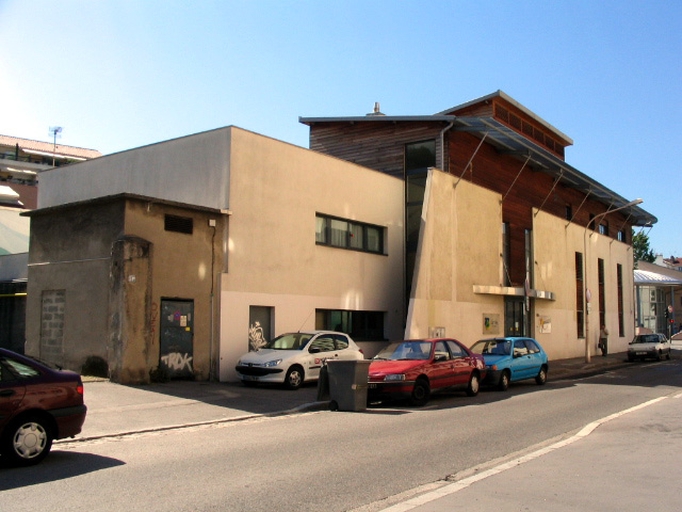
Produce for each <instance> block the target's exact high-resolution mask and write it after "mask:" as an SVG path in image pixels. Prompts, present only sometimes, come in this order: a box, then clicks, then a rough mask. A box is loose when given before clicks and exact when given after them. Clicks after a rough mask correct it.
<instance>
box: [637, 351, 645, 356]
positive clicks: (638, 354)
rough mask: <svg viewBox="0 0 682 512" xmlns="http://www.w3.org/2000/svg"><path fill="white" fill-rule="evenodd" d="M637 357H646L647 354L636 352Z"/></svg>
mask: <svg viewBox="0 0 682 512" xmlns="http://www.w3.org/2000/svg"><path fill="white" fill-rule="evenodd" d="M635 355H636V356H645V355H646V352H635Z"/></svg>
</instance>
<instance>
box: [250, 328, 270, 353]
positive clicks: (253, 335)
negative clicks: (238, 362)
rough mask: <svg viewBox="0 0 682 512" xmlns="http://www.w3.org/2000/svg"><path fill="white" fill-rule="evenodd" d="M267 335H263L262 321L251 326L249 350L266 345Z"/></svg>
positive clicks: (258, 348)
mask: <svg viewBox="0 0 682 512" xmlns="http://www.w3.org/2000/svg"><path fill="white" fill-rule="evenodd" d="M266 343H267V341H265V336H263V328H262V327H261V325H260V322H258V321H256V322H255V323H253V324H251V325H250V326H249V350H252V351H256V350H260V349H262V348H263V347H264V346H265V345H266Z"/></svg>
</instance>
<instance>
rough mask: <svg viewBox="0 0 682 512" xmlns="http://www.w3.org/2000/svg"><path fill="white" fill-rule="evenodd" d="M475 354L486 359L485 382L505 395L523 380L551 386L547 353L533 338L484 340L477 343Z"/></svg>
mask: <svg viewBox="0 0 682 512" xmlns="http://www.w3.org/2000/svg"><path fill="white" fill-rule="evenodd" d="M471 351H472V352H473V353H475V354H481V355H482V356H483V359H485V366H486V369H487V374H486V378H485V381H484V382H485V383H487V384H492V385H494V386H497V388H498V389H500V390H501V391H505V390H506V389H507V388H508V387H509V383H510V382H516V381H519V380H525V379H535V382H537V383H538V384H540V385H542V384H544V383H545V382H547V371H548V370H549V361H548V358H547V353H546V352H545V351H544V349H543V348H542V346H540V344H539V343H538V342H537V341H536V340H534V339H533V338H523V337H514V336H511V337H505V338H491V339H487V340H480V341H477V342H476V343H474V345H473V346H472V347H471Z"/></svg>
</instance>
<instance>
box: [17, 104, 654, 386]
mask: <svg viewBox="0 0 682 512" xmlns="http://www.w3.org/2000/svg"><path fill="white" fill-rule="evenodd" d="M302 122H304V123H306V124H308V125H309V126H310V141H311V142H310V146H311V148H312V149H311V150H309V149H304V148H300V147H296V146H293V145H290V144H286V143H284V142H281V141H277V140H274V139H271V138H268V137H265V136H262V135H258V134H255V133H252V132H248V131H246V130H243V129H240V128H236V127H226V128H221V129H217V130H213V131H209V132H204V133H199V134H195V135H190V136H187V137H182V138H179V139H175V140H171V141H166V142H161V143H158V144H154V145H150V146H146V147H142V148H137V149H133V150H130V151H125V152H122V153H118V154H114V155H109V156H105V157H101V158H98V159H96V160H91V161H88V162H84V163H80V164H76V165H71V166H66V167H60V168H56V169H52V170H50V171H47V172H45V173H43V175H42V178H41V189H40V195H39V198H38V199H39V203H38V209H37V210H36V211H34V212H32V213H31V214H30V215H31V219H32V222H31V242H30V243H31V246H30V261H29V275H28V282H29V288H28V314H27V325H28V326H29V327H28V330H27V331H28V340H27V350H26V351H27V352H28V353H29V354H36V355H40V356H41V357H43V358H45V359H49V360H53V361H56V362H59V363H61V364H63V365H64V366H67V367H70V368H74V369H79V368H80V367H81V366H82V365H83V364H84V363H85V362H87V360H88V359H91V358H93V357H95V358H99V359H100V360H102V361H103V362H104V363H106V364H107V365H108V369H109V370H108V371H109V373H110V375H111V377H112V379H114V380H116V381H119V382H126V383H136V382H146V381H148V380H149V379H150V378H151V375H152V374H153V373H154V372H155V371H163V372H166V373H169V374H170V375H171V376H172V377H178V378H180V377H183V378H184V377H186V378H196V379H220V380H221V381H231V380H236V378H237V375H236V372H235V370H234V367H235V365H236V363H237V360H238V358H239V356H240V355H241V354H243V353H244V352H246V351H247V350H249V348H250V345H249V340H250V338H251V339H252V337H253V336H256V335H257V336H263V337H264V338H266V339H270V338H272V337H273V336H275V335H277V334H281V333H283V332H287V331H296V330H303V329H315V328H318V329H334V330H341V331H344V332H346V333H348V334H350V335H351V336H352V337H353V339H354V340H355V341H356V342H358V344H359V345H360V346H361V347H362V349H363V350H364V353H365V355H366V356H368V357H371V356H372V355H374V354H375V353H376V352H377V351H378V350H379V349H380V348H382V347H383V345H384V344H385V343H386V342H387V341H389V340H395V339H402V338H413V337H427V336H433V337H436V336H448V337H454V338H457V339H459V340H460V341H462V342H463V343H465V344H467V345H471V344H473V343H474V342H475V341H477V340H478V339H480V338H483V337H491V336H514V335H516V336H532V337H535V338H537V339H538V340H539V341H540V343H541V344H542V345H543V346H544V348H545V349H546V350H547V352H548V354H549V357H550V359H562V358H569V357H578V356H582V355H585V356H587V357H589V354H590V352H592V353H594V351H595V348H596V341H597V333H598V331H599V326H600V324H601V323H604V324H606V326H607V328H608V329H609V331H610V332H611V336H610V340H609V350H610V351H611V352H618V351H624V350H625V349H626V346H627V343H628V341H630V340H631V339H632V336H633V335H634V297H633V290H634V284H633V255H632V247H631V243H632V240H631V239H632V227H633V226H640V225H644V224H651V223H654V222H656V218H655V217H654V216H653V215H651V214H649V213H648V212H646V211H645V210H643V209H642V208H640V207H639V206H638V205H639V201H636V202H635V201H628V200H627V199H625V198H623V197H621V196H619V195H618V194H617V193H616V192H614V191H611V190H609V189H608V188H606V187H604V186H603V185H602V184H600V183H598V182H596V181H595V180H593V179H591V178H589V177H588V176H586V175H584V174H583V173H581V172H580V171H578V170H577V169H575V168H573V167H571V166H570V165H569V164H568V163H566V162H565V159H564V158H565V155H564V149H565V147H566V146H568V145H570V144H572V141H571V139H570V138H569V137H567V136H566V135H565V134H563V133H561V132H560V131H558V130H557V129H556V128H554V127H553V126H551V125H550V124H548V123H547V122H545V121H544V120H542V119H541V118H539V117H538V116H536V115H535V114H533V113H532V112H530V111H529V110H528V109H526V108H525V107H523V106H522V105H519V104H518V103H516V102H515V101H514V100H513V99H511V98H509V97H508V96H507V95H505V94H504V93H502V92H501V91H498V92H497V93H494V94H492V95H489V96H486V97H483V98H481V99H479V100H475V101H473V102H468V103H466V104H464V105H461V106H459V107H454V108H452V109H449V110H447V111H445V112H442V113H440V114H436V115H433V116H384V115H383V114H381V113H380V112H375V113H374V114H372V115H368V116H362V117H352V118H303V119H302Z"/></svg>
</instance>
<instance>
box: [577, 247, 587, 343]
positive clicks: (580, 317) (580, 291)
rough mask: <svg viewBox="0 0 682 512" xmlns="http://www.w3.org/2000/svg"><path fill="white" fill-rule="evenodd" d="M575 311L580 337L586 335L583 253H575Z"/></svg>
mask: <svg viewBox="0 0 682 512" xmlns="http://www.w3.org/2000/svg"><path fill="white" fill-rule="evenodd" d="M575 312H576V315H575V317H576V327H577V332H578V338H584V337H585V285H584V281H583V255H582V253H580V252H576V253H575Z"/></svg>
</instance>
